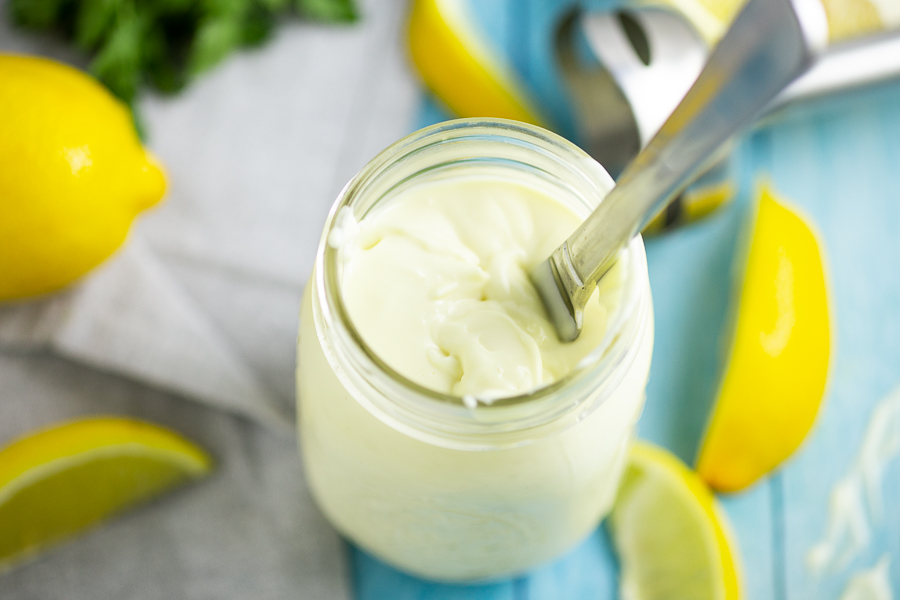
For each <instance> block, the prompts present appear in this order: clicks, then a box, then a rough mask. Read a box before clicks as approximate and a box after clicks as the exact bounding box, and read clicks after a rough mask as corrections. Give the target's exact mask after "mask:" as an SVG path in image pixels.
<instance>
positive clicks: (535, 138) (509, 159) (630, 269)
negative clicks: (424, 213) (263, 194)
mask: <svg viewBox="0 0 900 600" xmlns="http://www.w3.org/2000/svg"><path fill="white" fill-rule="evenodd" d="M498 165H499V166H501V167H504V168H509V169H510V170H511V172H515V170H517V169H518V170H521V171H522V173H525V172H526V171H527V172H528V173H529V174H530V175H529V176H537V177H539V178H542V179H546V180H547V182H548V183H551V184H553V185H555V186H557V187H559V188H560V189H561V190H563V191H564V192H565V193H566V198H567V199H569V200H571V201H572V202H566V201H565V200H562V199H560V201H563V202H564V203H565V204H566V205H567V206H570V208H574V209H575V210H579V212H581V213H583V216H586V215H587V214H588V213H589V212H590V211H591V210H593V208H594V206H596V204H598V203H599V202H600V201H601V200H602V198H603V197H604V196H605V195H606V193H608V192H609V190H610V189H611V188H612V187H613V185H614V183H613V181H612V179H611V178H610V177H609V175H608V174H607V173H606V171H605V170H603V168H602V167H601V166H600V165H599V164H598V163H596V161H594V160H593V159H592V158H590V157H589V156H588V155H587V154H586V153H585V152H583V151H582V150H581V149H579V148H578V147H577V146H575V145H574V144H572V143H571V142H569V141H567V140H565V139H563V138H561V137H559V136H557V135H556V134H553V133H551V132H548V131H546V130H543V129H541V128H539V127H535V126H531V125H526V124H523V123H518V122H514V121H507V120H501V119H459V120H455V121H448V122H444V123H439V124H437V125H433V126H431V127H426V128H424V129H421V130H419V131H417V132H415V133H413V134H411V135H409V136H407V137H405V138H403V139H401V140H399V141H397V142H396V143H394V144H392V145H391V146H389V147H388V148H387V149H385V150H384V151H382V152H381V153H380V154H379V155H378V156H376V157H375V158H374V159H372V161H370V162H369V163H368V164H367V165H366V166H365V167H364V168H363V169H362V170H361V171H360V172H359V173H358V174H357V175H356V176H355V177H354V178H353V179H352V180H351V181H350V182H349V183H348V184H347V185H346V186H345V187H344V189H343V190H342V191H341V193H340V194H339V195H338V198H337V201H336V202H335V204H334V206H333V207H332V209H331V211H330V213H329V215H328V219H327V221H326V225H325V228H324V232H323V234H322V238H321V240H320V243H319V249H318V251H317V255H316V263H315V272H316V273H315V278H314V280H313V281H314V285H315V288H314V289H313V290H312V291H313V294H312V295H313V302H314V306H316V309H317V310H314V311H313V312H314V317H315V321H316V323H315V325H316V332H317V335H318V336H319V343H320V344H321V345H322V348H323V350H324V351H325V355H326V358H327V359H328V362H329V364H330V365H331V367H332V369H334V371H335V373H336V375H337V376H338V377H339V379H340V380H341V382H342V384H343V386H344V388H345V389H346V390H347V391H348V392H349V393H350V394H351V395H352V396H353V398H354V399H355V400H356V401H357V402H358V403H360V404H361V405H362V406H363V407H364V408H366V410H368V411H369V412H370V413H372V414H373V415H375V416H376V417H377V418H379V419H380V420H381V421H383V422H385V423H387V424H388V425H390V426H391V427H393V428H395V429H398V430H400V431H402V432H404V433H406V434H407V435H410V436H411V437H414V438H417V439H420V440H423V441H427V442H429V443H433V444H436V445H439V446H447V447H457V448H465V449H489V448H497V447H508V446H516V445H521V444H525V443H529V442H530V441H531V440H533V439H537V438H538V437H541V436H543V435H547V434H548V433H550V430H557V429H563V428H565V427H566V426H568V425H571V424H574V423H575V422H577V421H578V420H580V419H581V418H583V417H584V416H586V415H587V414H588V413H589V412H590V411H592V410H593V409H595V408H596V407H597V406H598V405H599V404H600V403H602V401H603V400H605V398H606V396H608V395H609V394H610V393H611V392H612V390H614V389H615V387H616V385H617V384H618V379H620V378H621V377H622V376H623V374H624V372H625V371H626V370H627V368H628V366H630V364H631V362H633V360H634V354H635V351H636V346H637V344H636V343H635V342H636V340H639V339H641V336H642V335H643V331H644V328H645V327H646V323H647V321H648V318H647V315H648V314H649V311H650V310H651V307H650V294H649V286H648V284H647V281H646V269H647V267H646V255H645V253H644V250H643V243H642V241H641V240H640V238H639V237H637V238H635V240H632V242H631V244H630V245H629V247H628V250H627V251H626V252H624V253H623V255H622V256H623V260H627V262H628V264H627V265H626V273H627V274H626V276H625V277H624V284H623V288H624V289H623V298H622V301H621V302H620V306H619V309H618V310H617V311H615V312H614V313H613V314H612V315H611V319H610V325H609V327H608V329H607V332H606V335H605V336H604V338H603V341H602V342H601V343H600V345H599V346H598V347H597V348H596V349H595V350H594V351H592V352H591V353H590V354H589V355H588V356H587V357H585V359H583V360H582V361H581V362H580V363H579V366H578V367H577V368H576V369H575V370H574V371H573V372H572V373H570V374H569V375H567V376H566V377H563V378H561V379H559V380H557V381H555V382H553V383H551V384H549V385H547V386H544V387H541V388H537V389H535V390H531V391H529V392H527V393H523V394H518V395H515V396H511V397H506V398H502V399H497V400H495V401H493V402H491V403H490V404H479V405H478V406H477V408H475V409H472V408H469V407H467V406H466V405H465V403H464V402H463V399H462V398H460V397H457V396H452V395H449V394H444V393H441V392H437V391H434V390H431V389H429V388H426V387H424V386H422V385H420V384H418V383H416V382H414V381H411V380H409V379H407V378H406V377H404V376H403V375H401V374H400V373H398V372H397V371H395V370H394V369H393V368H392V367H391V366H390V365H388V364H386V363H385V362H384V361H383V360H382V359H381V358H380V357H379V356H378V355H377V354H376V353H375V352H374V351H372V350H371V349H370V348H369V346H368V345H367V344H366V342H365V340H363V339H362V336H361V335H360V334H359V332H358V331H357V330H356V327H355V326H354V324H353V322H352V320H351V319H350V316H349V314H348V313H347V311H346V308H345V306H344V302H343V297H342V293H341V287H340V283H341V282H340V275H341V263H340V251H339V250H338V249H336V248H333V247H332V246H330V245H329V244H328V237H329V234H330V233H331V232H332V230H333V229H334V227H335V221H336V217H337V214H338V212H339V211H340V210H341V209H342V208H344V207H349V208H350V210H353V212H354V215H355V217H356V219H357V220H360V221H361V220H362V219H364V218H365V216H366V215H367V214H368V213H369V211H370V210H372V209H374V208H376V207H377V206H378V203H379V202H381V201H382V200H387V201H389V200H390V197H391V195H392V194H393V193H396V192H397V190H399V189H402V188H403V186H407V185H415V182H416V178H417V177H422V176H423V174H429V176H433V175H434V174H435V173H436V172H437V171H439V170H444V171H443V172H447V171H448V170H450V169H455V168H463V169H469V168H472V169H477V168H480V167H487V166H498ZM575 201H577V202H578V203H579V205H578V206H572V204H573V203H574V202H575ZM617 375H618V377H617ZM603 388H605V393H603V392H604V389H603ZM598 390H600V393H598ZM585 403H587V404H588V406H583V405H584V404H585Z"/></svg>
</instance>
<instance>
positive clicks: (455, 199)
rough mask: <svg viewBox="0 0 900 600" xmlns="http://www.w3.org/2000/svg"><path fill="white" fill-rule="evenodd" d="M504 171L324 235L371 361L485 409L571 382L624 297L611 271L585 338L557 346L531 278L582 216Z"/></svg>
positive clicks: (412, 194) (432, 189)
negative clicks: (340, 266) (335, 252)
mask: <svg viewBox="0 0 900 600" xmlns="http://www.w3.org/2000/svg"><path fill="white" fill-rule="evenodd" d="M502 175H503V174H502V172H501V173H496V174H494V176H493V177H491V176H490V175H487V174H484V173H482V174H480V175H479V176H477V177H457V178H451V179H445V180H440V181H437V182H434V183H429V184H423V185H420V186H416V187H412V188H409V189H407V190H406V191H404V192H403V193H401V194H399V195H398V196H397V197H396V198H394V199H393V200H392V201H391V203H390V205H389V206H387V207H385V208H384V209H383V210H381V211H379V212H378V213H377V214H374V215H372V216H370V217H367V218H366V219H365V220H363V222H362V223H361V224H359V225H358V226H355V227H354V225H353V224H351V223H350V222H349V221H348V219H349V218H352V217H347V216H346V215H347V213H343V214H341V215H339V216H338V219H339V222H343V225H344V226H343V227H342V228H341V229H340V230H339V231H340V234H339V235H332V236H329V244H331V245H333V246H335V245H337V246H338V247H340V248H341V250H342V252H343V253H344V256H343V260H344V262H345V265H344V271H343V276H342V279H343V297H344V304H345V306H346V307H347V310H348V312H349V314H350V319H351V320H352V321H353V323H354V324H355V325H356V328H357V331H359V333H360V334H361V335H362V338H363V340H365V342H366V343H367V344H368V345H369V347H370V348H371V349H372V350H373V351H374V352H375V354H377V355H378V356H379V357H380V358H381V359H382V360H384V361H385V362H386V363H387V364H388V365H389V366H391V367H392V368H393V369H395V370H396V371H397V372H398V373H400V374H401V375H403V376H404V377H407V378H409V379H410V380H412V381H415V382H416V383H418V384H420V385H423V386H425V387H427V388H430V389H432V390H435V391H438V392H443V393H446V394H451V395H455V396H459V397H464V398H469V397H471V398H475V399H478V400H481V401H484V402H491V401H492V400H495V399H497V398H502V397H507V396H513V395H516V394H520V393H524V392H528V391H530V390H533V389H534V388H537V387H539V386H542V385H546V384H548V383H552V382H554V381H556V380H558V379H561V378H562V377H564V376H566V375H567V374H569V373H570V372H571V371H572V369H574V368H575V366H576V365H577V364H578V362H579V361H580V360H581V359H583V358H584V357H585V356H586V355H587V354H588V353H589V352H590V351H591V350H593V349H594V348H596V347H597V346H598V345H599V344H600V340H601V339H602V338H603V334H604V333H605V331H606V321H607V318H608V315H609V313H610V312H611V310H613V309H614V308H615V305H616V303H617V302H618V301H619V299H620V298H621V295H622V294H621V287H620V285H618V284H619V283H620V280H621V275H620V273H619V271H620V269H618V270H616V271H614V272H612V273H609V274H608V275H607V277H606V278H605V279H604V282H603V283H604V293H603V295H602V298H601V297H600V294H599V293H595V294H594V296H593V297H592V298H591V301H590V302H589V303H588V305H587V307H586V309H585V317H584V329H583V331H582V333H581V336H580V337H579V338H578V339H577V340H576V341H575V342H573V343H570V344H566V343H562V342H560V341H559V339H558V338H557V336H556V333H555V332H554V330H553V325H552V324H551V323H550V322H549V321H548V319H547V316H546V313H545V311H544V308H543V306H542V305H541V300H540V298H539V297H538V295H537V292H536V291H535V288H534V286H533V285H532V284H531V282H530V281H529V279H528V272H529V271H530V270H531V268H532V267H534V266H535V265H536V264H538V263H539V262H540V261H542V260H544V259H546V258H547V257H548V256H549V255H550V253H551V252H552V251H553V250H554V249H555V248H556V247H557V246H558V245H559V244H560V243H561V242H562V241H564V240H565V239H566V237H567V236H568V235H569V234H570V233H571V232H572V231H574V230H575V229H576V228H577V227H578V224H579V223H580V222H581V219H579V217H578V215H577V214H576V213H575V212H573V211H572V210H571V209H570V208H567V207H566V206H565V205H563V204H561V203H559V202H557V201H555V200H553V199H552V198H550V197H548V196H547V195H546V194H544V193H543V192H542V191H539V190H537V189H535V188H533V187H528V186H525V185H522V184H519V183H517V182H515V181H510V180H505V179H504V178H503V177H502ZM344 210H345V211H349V210H350V209H349V208H347V209H344ZM348 229H350V230H351V231H352V230H357V231H356V234H355V235H354V236H352V238H351V237H350V236H348V235H347V234H346V233H345V232H346V231H347V230H348ZM470 403H471V401H470Z"/></svg>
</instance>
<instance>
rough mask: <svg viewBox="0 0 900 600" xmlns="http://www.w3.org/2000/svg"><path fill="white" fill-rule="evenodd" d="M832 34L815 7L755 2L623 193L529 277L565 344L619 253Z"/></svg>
mask: <svg viewBox="0 0 900 600" xmlns="http://www.w3.org/2000/svg"><path fill="white" fill-rule="evenodd" d="M827 39H828V24H827V21H826V17H825V12H824V10H823V9H822V6H821V4H819V3H818V2H817V1H815V0H750V1H749V2H748V3H747V4H746V5H745V6H744V8H743V10H742V11H741V12H740V14H739V15H738V16H737V18H736V19H735V21H734V22H733V23H732V25H731V27H730V29H729V30H728V32H727V33H726V34H725V36H724V37H723V38H722V40H721V41H720V42H719V44H718V45H717V46H716V48H715V49H714V50H713V52H712V54H711V55H710V57H709V60H708V62H707V63H706V65H705V66H704V67H703V70H702V71H701V73H700V75H699V76H698V77H697V79H696V81H695V82H694V84H693V85H692V86H691V88H690V90H689V91H688V92H687V95H685V97H684V99H682V100H681V102H680V104H678V106H677V108H675V110H674V112H673V113H672V114H671V115H670V116H669V117H668V119H667V120H666V121H665V123H664V124H663V125H662V127H661V128H660V129H659V131H658V132H657V133H656V134H655V135H654V136H653V138H652V139H651V140H650V142H649V143H648V144H647V145H646V146H645V147H644V149H643V150H641V152H640V153H639V154H638V155H637V157H636V158H635V159H634V160H633V161H632V162H631V163H629V164H628V166H627V167H626V168H625V170H624V171H623V172H622V175H621V176H620V177H619V179H618V182H617V184H616V187H614V188H613V189H612V191H610V193H609V195H608V196H607V197H606V198H605V199H604V200H603V202H601V203H600V205H599V206H598V207H597V209H596V210H594V212H593V213H592V214H591V215H590V216H589V217H588V218H587V220H585V221H584V222H583V223H582V224H581V226H580V227H579V228H578V229H576V230H575V232H574V233H573V234H572V235H571V236H569V238H568V239H567V240H566V241H565V242H563V244H562V245H561V246H560V247H559V248H557V249H556V250H555V251H554V252H553V253H552V254H551V255H550V257H549V258H548V259H547V260H546V261H544V262H543V263H541V264H540V265H538V266H537V267H536V268H535V269H534V271H532V273H531V278H532V281H533V282H534V284H535V287H536V288H537V290H538V293H539V294H540V296H541V300H542V301H543V303H544V307H545V308H546V310H547V313H548V315H549V316H550V319H551V321H552V323H553V325H554V327H555V328H556V332H557V334H558V335H559V337H560V339H561V340H563V341H572V340H574V339H576V338H577V337H578V335H579V334H580V333H581V327H582V319H583V311H584V306H585V304H586V302H587V300H588V298H589V297H590V295H591V293H592V292H593V290H594V287H595V286H596V283H597V281H598V280H599V279H600V277H602V276H603V275H604V274H605V273H606V271H607V270H608V269H609V268H610V267H611V266H612V264H613V262H614V261H615V257H616V255H617V253H618V252H619V250H620V249H621V248H622V247H623V246H624V245H625V244H627V243H628V242H629V241H630V240H631V238H632V237H634V236H635V235H636V234H637V233H638V232H639V231H640V230H641V228H642V227H643V226H644V225H645V224H646V223H647V222H648V221H649V220H650V219H651V218H652V217H653V216H654V215H655V214H656V213H658V212H659V211H660V210H661V209H662V208H663V207H664V206H665V205H666V204H667V203H668V202H669V201H671V200H672V199H673V198H674V197H675V196H676V195H677V194H678V193H679V192H681V190H682V189H683V188H684V187H685V185H687V183H688V182H689V181H690V180H691V177H692V176H694V175H695V174H696V173H697V172H699V171H702V169H703V167H704V166H708V163H709V161H710V159H711V158H712V157H714V156H715V153H716V152H717V151H718V150H719V149H720V147H721V146H722V144H724V143H725V142H726V141H728V139H729V138H731V136H732V135H733V134H734V133H736V132H737V131H739V130H740V129H742V128H744V127H746V126H748V125H750V124H751V123H752V122H753V120H754V119H755V118H756V117H757V116H758V115H759V113H760V112H761V111H762V110H763V109H764V108H765V107H766V106H767V105H768V104H769V103H770V102H771V101H772V100H773V99H774V98H775V97H776V96H777V95H778V94H779V93H780V92H781V91H782V90H784V89H785V88H786V87H787V86H788V85H789V84H790V83H791V82H793V81H794V80H795V79H796V78H797V77H798V76H799V75H801V74H802V73H803V72H805V71H806V70H807V69H808V68H809V66H810V65H811V64H812V62H813V58H814V56H815V55H817V54H819V53H820V52H821V51H822V49H824V47H825V44H826V42H827Z"/></svg>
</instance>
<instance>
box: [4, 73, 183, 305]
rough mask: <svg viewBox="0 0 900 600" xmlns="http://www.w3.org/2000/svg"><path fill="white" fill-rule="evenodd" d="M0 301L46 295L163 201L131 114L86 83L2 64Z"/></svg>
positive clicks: (77, 76) (160, 179)
mask: <svg viewBox="0 0 900 600" xmlns="http://www.w3.org/2000/svg"><path fill="white" fill-rule="evenodd" d="M0 115H2V120H3V126H2V127H0V301H3V300H12V299H18V298H27V297H30V296H35V295H38V294H44V293H47V292H52V291H54V290H57V289H59V288H62V287H64V286H65V285H67V284H69V283H71V282H72V281H74V280H75V279H77V278H78V277H80V276H81V275H83V274H85V273H86V272H88V271H89V270H90V269H92V268H93V267H95V266H96V265H98V264H99V263H100V262H102V261H103V260H104V259H105V258H107V257H108V256H109V255H110V254H112V253H113V251H115V249H116V248H118V247H119V246H120V245H121V244H122V241H123V240H124V239H125V236H126V235H127V233H128V228H129V226H130V225H131V222H132V220H133V219H134V217H135V215H137V214H138V213H139V212H140V211H142V210H144V209H145V208H147V207H149V206H152V205H153V204H155V203H156V202H158V201H159V200H160V198H162V196H163V193H164V192H165V187H166V183H165V177H164V175H163V173H162V171H161V169H160V166H159V164H158V163H157V161H156V160H155V159H154V158H153V157H152V156H150V155H149V154H148V153H147V152H146V151H145V150H144V149H143V148H142V147H141V144H140V141H139V140H138V138H137V134H136V132H135V130H134V126H133V124H132V121H131V116H130V113H129V111H128V108H127V107H126V106H125V105H124V104H122V103H121V102H120V101H119V100H117V99H116V98H114V97H113V96H112V95H111V94H110V93H109V92H108V91H107V90H106V89H105V88H104V87H102V86H101V85H100V84H99V83H97V82H96V81H95V80H94V79H92V78H90V77H89V76H87V75H85V74H84V73H82V72H80V71H78V70H76V69H73V68H71V67H67V66H65V65H62V64H60V63H57V62H53V61H51V60H46V59H43V58H36V57H27V56H11V55H0Z"/></svg>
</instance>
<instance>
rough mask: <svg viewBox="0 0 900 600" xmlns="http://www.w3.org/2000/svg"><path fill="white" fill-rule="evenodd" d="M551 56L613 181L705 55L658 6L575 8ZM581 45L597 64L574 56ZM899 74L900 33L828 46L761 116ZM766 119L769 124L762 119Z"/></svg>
mask: <svg viewBox="0 0 900 600" xmlns="http://www.w3.org/2000/svg"><path fill="white" fill-rule="evenodd" d="M555 42H556V56H557V60H558V62H559V66H560V72H561V75H562V77H563V79H564V81H565V82H566V84H567V88H568V91H569V93H570V96H571V99H572V102H573V104H574V108H575V112H576V115H577V122H578V129H579V140H580V143H581V144H582V145H583V147H584V149H585V150H587V152H588V153H589V154H590V155H591V156H593V157H594V158H595V159H597V161H598V162H599V163H600V164H602V165H603V166H604V167H605V168H606V170H607V171H609V173H610V174H611V175H612V176H613V177H616V176H618V175H619V174H620V173H621V172H622V170H623V169H624V167H625V166H626V165H627V164H628V163H629V162H630V161H631V160H632V159H633V158H634V157H635V156H636V155H637V153H638V152H639V151H640V149H641V148H642V147H643V146H644V145H646V144H647V142H649V141H650V139H651V138H652V137H653V135H654V134H656V132H657V131H658V130H659V128H660V126H661V125H662V123H663V121H664V120H665V119H666V117H668V116H669V115H670V114H671V113H672V111H673V110H674V109H675V107H676V106H677V105H678V103H679V102H680V101H681V99H682V98H683V97H684V95H685V93H686V92H687V90H688V89H689V88H690V86H691V84H692V83H693V82H694V81H695V80H696V79H697V76H698V75H699V74H700V71H701V69H702V68H703V65H704V63H705V62H706V58H707V56H708V55H709V47H708V44H707V42H706V41H704V40H703V39H702V37H701V36H700V34H699V33H698V32H697V31H696V30H695V28H694V25H693V24H692V23H691V22H689V21H688V20H687V19H686V17H685V16H684V15H682V14H677V13H675V12H673V11H669V10H664V9H661V8H640V9H634V10H628V11H626V12H585V11H582V10H580V9H578V10H575V11H573V12H572V13H570V14H569V15H567V17H566V18H564V19H563V20H562V21H561V23H560V25H559V27H558V28H557V31H556V38H555ZM578 46H580V47H581V48H582V50H583V51H584V50H586V51H587V52H588V53H589V54H590V55H593V57H595V58H596V62H595V61H591V60H585V59H584V58H583V57H579V56H578V55H577V54H578V53H577V52H576V47H578ZM893 77H900V29H897V28H896V27H895V28H894V29H892V30H891V29H888V30H886V31H883V32H881V33H878V34H874V35H868V36H866V37H864V38H859V39H854V40H851V41H849V42H844V43H839V44H836V45H833V46H829V47H828V48H827V49H826V51H825V52H824V53H823V54H822V56H820V57H817V58H816V61H815V64H814V65H813V66H812V67H811V68H810V69H809V71H807V72H806V73H804V74H803V75H801V76H800V77H799V78H798V79H797V80H796V81H794V82H793V83H792V84H791V85H790V86H788V87H787V88H786V89H785V90H783V91H782V92H781V93H780V94H778V96H777V97H776V98H774V99H773V100H772V102H770V103H769V104H768V106H766V108H765V110H764V113H765V116H766V117H769V116H776V115H777V113H778V110H777V109H779V108H781V107H784V106H785V105H788V104H791V103H793V102H795V101H797V100H803V99H805V98H810V97H814V96H820V95H824V94H828V93H833V92H836V91H840V90H844V89H849V88H853V87H857V86H861V85H866V84H870V83H874V82H878V81H882V80H886V79H890V78H893ZM765 120H768V119H765Z"/></svg>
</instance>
